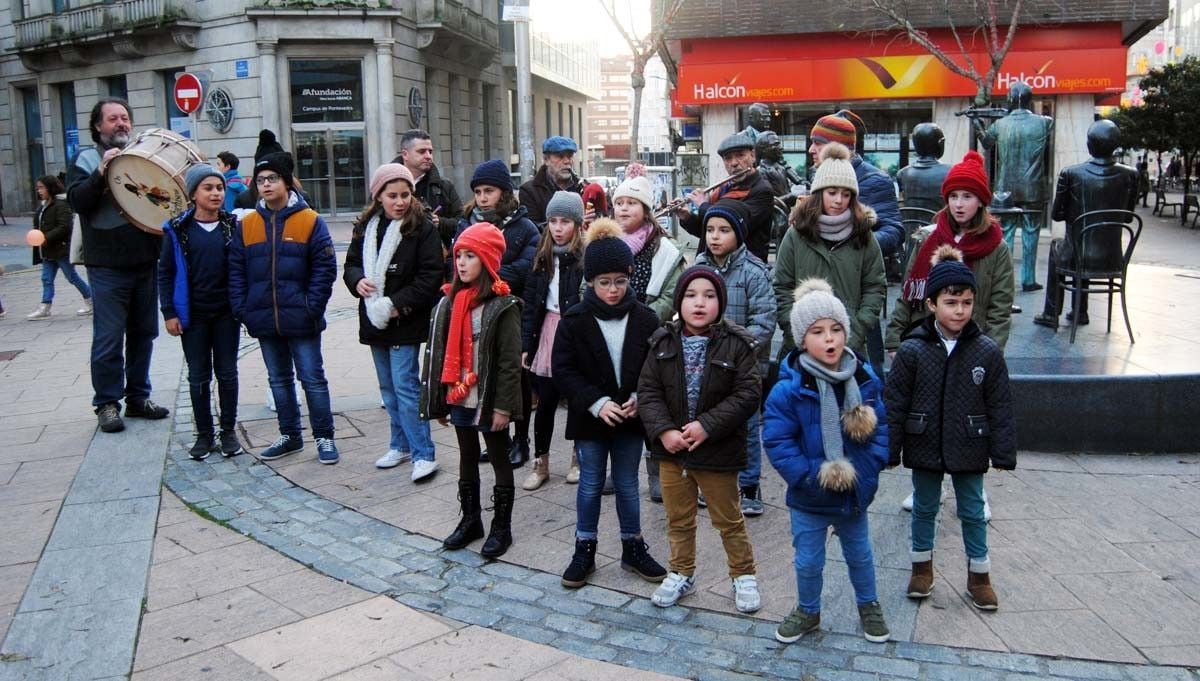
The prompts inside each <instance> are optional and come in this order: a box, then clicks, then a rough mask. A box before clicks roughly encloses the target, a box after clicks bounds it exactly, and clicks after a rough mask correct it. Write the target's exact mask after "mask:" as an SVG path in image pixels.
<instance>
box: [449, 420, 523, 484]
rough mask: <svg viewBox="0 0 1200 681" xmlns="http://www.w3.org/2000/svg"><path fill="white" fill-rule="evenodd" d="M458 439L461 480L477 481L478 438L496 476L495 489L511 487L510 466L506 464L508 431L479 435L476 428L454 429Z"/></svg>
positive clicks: (458, 427) (457, 427) (511, 470)
mask: <svg viewBox="0 0 1200 681" xmlns="http://www.w3.org/2000/svg"><path fill="white" fill-rule="evenodd" d="M454 434H455V435H456V436H457V437H458V477H460V478H462V479H463V480H468V481H470V480H479V453H480V452H479V436H480V435H483V442H484V444H485V445H487V448H488V452H489V453H490V456H489V457H488V460H489V461H491V463H492V471H493V472H495V474H496V486H497V487H512V486H513V469H512V464H511V463H509V462H508V431H507V430H497V431H493V432H490V433H480V432H479V430H478V429H476V428H463V427H461V426H455V427H454Z"/></svg>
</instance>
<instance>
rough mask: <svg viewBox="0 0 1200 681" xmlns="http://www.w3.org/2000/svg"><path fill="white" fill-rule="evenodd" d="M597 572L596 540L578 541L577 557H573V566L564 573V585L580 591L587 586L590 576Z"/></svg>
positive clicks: (576, 544) (576, 542) (576, 543)
mask: <svg viewBox="0 0 1200 681" xmlns="http://www.w3.org/2000/svg"><path fill="white" fill-rule="evenodd" d="M595 570H596V540H595V539H576V540H575V555H574V556H571V564H570V565H568V566H567V569H566V570H565V571H564V572H563V576H562V585H563V586H565V587H568V588H571V589H578V588H579V587H581V586H583V585H584V584H587V578H588V575H590V574H592V573H593V572H595Z"/></svg>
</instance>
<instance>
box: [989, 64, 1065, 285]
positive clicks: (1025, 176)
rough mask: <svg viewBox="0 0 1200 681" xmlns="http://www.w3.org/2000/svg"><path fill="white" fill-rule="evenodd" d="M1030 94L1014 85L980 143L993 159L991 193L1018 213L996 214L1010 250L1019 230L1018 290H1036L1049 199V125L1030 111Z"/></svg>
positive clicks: (1025, 87) (1047, 119)
mask: <svg viewBox="0 0 1200 681" xmlns="http://www.w3.org/2000/svg"><path fill="white" fill-rule="evenodd" d="M1032 103H1033V90H1032V89H1030V87H1029V86H1028V85H1026V84H1025V83H1023V82H1017V83H1016V84H1014V85H1013V86H1012V88H1010V89H1009V91H1008V109H1009V111H1008V115H1007V116H1005V117H1004V118H1001V119H1000V120H998V121H996V122H995V123H993V124H992V126H991V127H990V128H988V129H987V131H985V132H984V133H983V134H982V135H981V136H980V141H981V142H983V145H984V146H985V147H987V148H988V149H992V150H993V151H994V152H995V154H996V156H997V161H998V164H997V168H996V177H995V178H994V180H995V182H994V184H995V193H996V194H1001V193H1004V192H1008V194H1009V196H1010V197H1011V201H1012V206H1013V208H1017V209H1020V210H1019V211H1013V212H1011V213H1008V214H1002V215H1000V216H999V217H1000V224H1001V226H1002V227H1003V228H1004V238H1005V240H1006V241H1007V242H1008V248H1009V250H1012V248H1013V242H1014V240H1015V235H1016V231H1017V227H1020V228H1021V290H1023V291H1036V290H1038V289H1040V288H1042V285H1041V284H1039V283H1037V278H1036V277H1037V275H1036V273H1035V269H1036V265H1037V244H1038V236H1039V234H1040V232H1041V229H1042V219H1043V217H1044V215H1043V213H1044V212H1045V209H1046V201H1047V199H1049V189H1048V187H1047V186H1046V175H1047V169H1048V168H1049V167H1050V135H1051V131H1052V130H1053V128H1054V121H1053V120H1052V119H1051V118H1050V117H1049V116H1041V115H1038V114H1035V113H1033V112H1032V111H1030V110H1029V107H1030V106H1031V105H1032Z"/></svg>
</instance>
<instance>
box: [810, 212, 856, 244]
mask: <svg viewBox="0 0 1200 681" xmlns="http://www.w3.org/2000/svg"><path fill="white" fill-rule="evenodd" d="M817 229H818V230H820V232H821V238H822V239H825V240H826V241H833V242H838V241H845V240H846V238H847V237H849V236H850V232H851V231H853V230H854V211H852V210H848V211H846V212H845V213H842V214H841V215H819V216H817Z"/></svg>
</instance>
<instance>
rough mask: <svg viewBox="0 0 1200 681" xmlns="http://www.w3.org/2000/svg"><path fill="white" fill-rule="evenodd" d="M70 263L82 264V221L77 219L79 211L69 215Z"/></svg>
mask: <svg viewBox="0 0 1200 681" xmlns="http://www.w3.org/2000/svg"><path fill="white" fill-rule="evenodd" d="M69 257H70V259H71V264H72V265H82V264H83V222H81V221H80V219H79V213H75V214H73V215H72V216H71V254H70V256H69Z"/></svg>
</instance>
